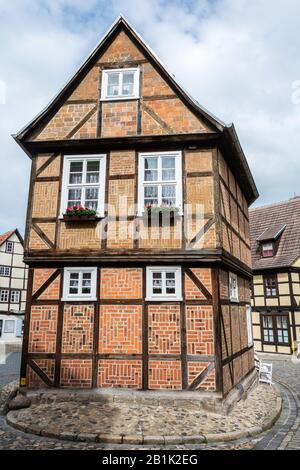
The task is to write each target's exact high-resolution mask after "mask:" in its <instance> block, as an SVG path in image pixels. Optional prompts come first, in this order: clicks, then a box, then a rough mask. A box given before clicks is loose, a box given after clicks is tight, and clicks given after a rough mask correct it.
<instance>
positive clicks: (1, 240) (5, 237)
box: [0, 230, 15, 246]
mask: <svg viewBox="0 0 300 470" xmlns="http://www.w3.org/2000/svg"><path fill="white" fill-rule="evenodd" d="M14 232H15V231H14V230H10V231H9V232H5V233H2V234H1V235H0V246H1V245H2V244H3V243H4V242H6V240H8V239H9V237H10V236H11V235H12V234H13V233H14Z"/></svg>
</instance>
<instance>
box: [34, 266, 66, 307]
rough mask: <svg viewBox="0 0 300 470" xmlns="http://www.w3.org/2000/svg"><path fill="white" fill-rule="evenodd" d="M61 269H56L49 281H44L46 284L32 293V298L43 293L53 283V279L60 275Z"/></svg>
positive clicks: (36, 297)
mask: <svg viewBox="0 0 300 470" xmlns="http://www.w3.org/2000/svg"><path fill="white" fill-rule="evenodd" d="M59 274H60V270H59V269H57V270H56V271H54V273H52V274H51V276H50V277H48V279H47V281H46V282H44V284H43V285H42V286H41V287H40V288H39V289H38V290H37V291H36V292H35V293H34V294H33V295H32V300H36V299H38V298H39V297H40V295H42V293H43V292H44V291H45V290H46V289H47V288H48V287H49V286H50V284H52V282H53V281H55V279H56V278H57V277H58V276H59Z"/></svg>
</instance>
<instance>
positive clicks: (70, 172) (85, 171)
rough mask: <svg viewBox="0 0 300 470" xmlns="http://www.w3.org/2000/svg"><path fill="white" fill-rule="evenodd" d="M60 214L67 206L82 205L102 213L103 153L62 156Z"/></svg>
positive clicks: (104, 166) (103, 189)
mask: <svg viewBox="0 0 300 470" xmlns="http://www.w3.org/2000/svg"><path fill="white" fill-rule="evenodd" d="M64 158H65V160H64V171H63V188H62V201H61V215H62V214H63V213H65V211H66V209H67V208H68V207H74V206H82V207H85V208H86V209H93V210H95V211H96V212H97V215H98V216H101V217H102V216H103V215H104V193H105V169H106V158H105V155H80V156H79V155H78V156H77V155H76V156H74V155H67V156H65V157H64Z"/></svg>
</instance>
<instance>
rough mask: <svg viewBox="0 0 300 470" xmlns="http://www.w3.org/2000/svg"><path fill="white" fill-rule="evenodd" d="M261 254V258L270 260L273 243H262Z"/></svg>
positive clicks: (272, 252) (272, 254)
mask: <svg viewBox="0 0 300 470" xmlns="http://www.w3.org/2000/svg"><path fill="white" fill-rule="evenodd" d="M261 254H262V257H263V258H271V257H272V256H274V243H272V242H269V243H262V245H261Z"/></svg>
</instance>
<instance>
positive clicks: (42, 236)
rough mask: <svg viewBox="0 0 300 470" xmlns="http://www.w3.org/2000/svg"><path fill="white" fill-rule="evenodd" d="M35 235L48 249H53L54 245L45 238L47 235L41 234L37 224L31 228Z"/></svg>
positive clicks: (41, 231)
mask: <svg viewBox="0 0 300 470" xmlns="http://www.w3.org/2000/svg"><path fill="white" fill-rule="evenodd" d="M31 227H32V228H33V230H34V231H35V233H36V234H37V235H38V236H39V237H41V239H42V240H43V241H44V242H45V243H46V245H48V246H49V248H55V245H54V243H53V242H52V241H51V240H50V239H49V238H48V237H47V235H46V234H45V233H44V232H43V230H42V229H41V228H40V227H39V226H38V225H37V224H32V226H31Z"/></svg>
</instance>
